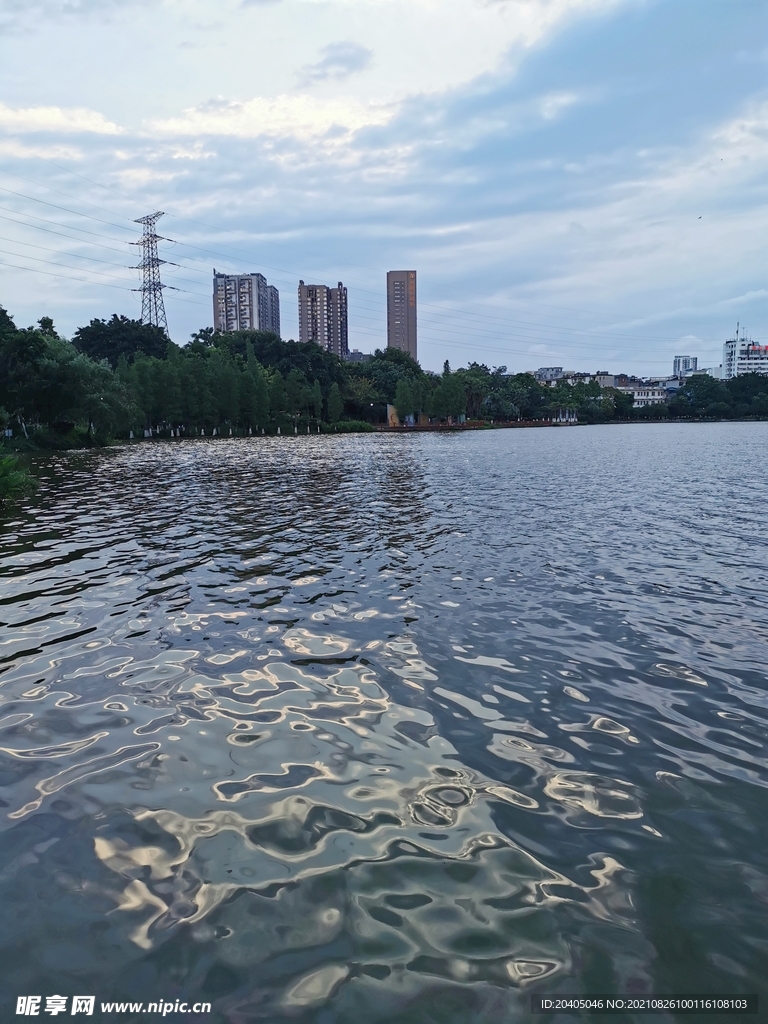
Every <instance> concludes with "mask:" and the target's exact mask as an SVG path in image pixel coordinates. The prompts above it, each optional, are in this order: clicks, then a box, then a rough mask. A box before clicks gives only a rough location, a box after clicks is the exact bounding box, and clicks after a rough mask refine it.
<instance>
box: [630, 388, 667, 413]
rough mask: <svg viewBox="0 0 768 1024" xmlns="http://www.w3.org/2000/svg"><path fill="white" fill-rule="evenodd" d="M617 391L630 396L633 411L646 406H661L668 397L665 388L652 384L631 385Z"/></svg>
mask: <svg viewBox="0 0 768 1024" xmlns="http://www.w3.org/2000/svg"><path fill="white" fill-rule="evenodd" d="M619 390H621V391H623V392H624V393H625V394H627V395H632V406H633V408H635V409H642V408H643V406H646V405H661V404H662V402H666V400H667V398H668V397H669V396H668V394H667V389H666V388H664V387H659V386H654V385H653V384H633V385H632V386H631V387H626V388H620V389H619Z"/></svg>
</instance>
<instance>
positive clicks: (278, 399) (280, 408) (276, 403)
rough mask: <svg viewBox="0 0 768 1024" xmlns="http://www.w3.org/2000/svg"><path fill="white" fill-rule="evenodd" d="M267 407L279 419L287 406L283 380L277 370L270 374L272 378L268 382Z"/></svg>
mask: <svg viewBox="0 0 768 1024" xmlns="http://www.w3.org/2000/svg"><path fill="white" fill-rule="evenodd" d="M269 408H270V412H271V413H272V415H273V417H274V418H275V419H280V417H281V416H283V415H284V414H285V410H286V409H287V408H288V395H287V394H286V391H285V381H284V380H283V375H282V374H281V373H280V372H279V371H278V372H276V373H273V374H272V379H271V381H270V382H269Z"/></svg>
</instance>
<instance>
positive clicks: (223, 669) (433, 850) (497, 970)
mask: <svg viewBox="0 0 768 1024" xmlns="http://www.w3.org/2000/svg"><path fill="white" fill-rule="evenodd" d="M766 455H768V428H767V427H766V425H764V424H723V425H712V426H706V425H699V426H695V427H691V426H676V425H675V426H667V425H659V426H653V425H648V426H627V427H626V428H623V427H607V428H589V429H583V430H582V429H578V430H574V429H559V430H554V429H553V430H528V431H499V432H493V433H478V434H468V435H464V436H459V437H435V436H416V437H389V436H373V437H371V436H362V437H346V438H344V437H341V438H327V437H321V438H312V437H310V438H299V439H256V438H254V439H252V440H250V439H249V440H222V441H218V442H217V441H213V440H211V441H202V440H200V441H190V442H186V441H185V442H179V443H177V444H170V443H158V444H155V445H142V446H137V447H130V448H122V449H114V450H110V451H106V452H89V453H85V454H80V453H76V454H68V455H66V456H58V457H55V458H53V459H52V460H51V461H50V462H49V463H47V464H46V465H45V466H44V467H43V472H44V474H45V476H44V482H43V486H42V487H41V489H40V492H39V493H38V494H37V495H36V496H35V498H34V499H33V500H32V501H31V502H30V504H29V506H28V507H25V508H24V509H23V510H21V512H19V513H18V515H17V517H16V518H15V519H14V520H13V521H10V522H6V523H5V524H4V536H3V544H2V551H1V558H0V609H1V610H0V620H1V621H2V623H3V631H2V634H0V701H1V705H0V781H1V782H2V786H3V789H2V797H0V808H1V809H2V818H1V819H0V826H1V831H0V898H1V899H2V907H3V920H4V922H5V924H6V927H4V928H3V929H0V935H2V939H1V941H2V967H0V974H1V975H2V979H3V982H2V986H1V987H0V995H1V997H2V999H3V1000H4V1006H3V1009H4V1013H5V1016H7V1015H8V1014H10V1013H13V1005H14V1003H15V998H16V996H17V995H20V994H25V993H33V992H38V993H40V992H42V993H48V994H53V993H54V992H55V993H67V994H80V993H83V992H91V993H94V994H96V995H97V998H98V999H99V1000H101V999H104V1000H108V999H132V1000H138V999H143V1000H146V1001H149V1000H152V999H173V1000H175V999H182V1000H189V1001H190V1002H192V1001H195V1000H198V999H200V1000H203V999H205V1000H210V1001H211V1002H212V1003H213V1007H214V1011H213V1014H212V1016H211V1017H208V1018H206V1019H208V1020H220V1021H226V1022H231V1024H241V1022H246V1021H251V1020H253V1021H259V1020H264V1021H275V1020H281V1019H291V1020H305V1021H313V1022H315V1021H316V1022H318V1024H334V1022H347V1021H349V1022H352V1021H358V1020H360V1019H361V1016H362V1015H364V1019H366V1020H370V1021H381V1022H389V1021H392V1022H394V1021H398V1022H405V1021H422V1020H423V1021H446V1022H464V1021H470V1020H481V1019H482V1020H486V1019H487V1020H498V1021H500V1022H503V1021H512V1020H517V1019H522V1018H523V1017H525V1016H527V1006H528V1003H527V999H528V995H529V994H530V993H531V992H535V991H547V992H554V991H563V992H577V991H583V992H589V991H592V992H596V991H616V992H618V991H622V992H643V991H645V992H650V991H654V990H655V991H657V992H661V991H695V990H706V991H712V992H729V993H736V992H750V991H752V992H753V991H760V992H763V993H765V987H764V982H763V977H764V964H765V956H766V953H767V952H768V923H767V922H768V913H767V908H766V903H768V865H767V864H766V859H767V858H766V853H765V851H766V838H767V836H766V811H767V810H768V800H766V785H767V784H768V764H767V763H766V749H765V743H766V722H767V720H768V696H767V695H766V670H765V666H766V663H768V625H767V624H766V620H765V600H764V598H765V579H766V576H768V554H767V553H766V548H765V545H764V542H763V540H762V537H761V533H760V519H759V516H760V513H761V511H762V508H763V507H764V505H765V502H766V499H768V483H767V482H766V479H765V475H764V474H763V473H762V470H761V471H760V473H759V475H756V472H755V468H754V467H755V466H762V465H764V464H765V459H766ZM766 997H767V998H768V996H766ZM97 1015H98V1014H97ZM5 1016H4V1019H5ZM125 1019H129V1018H128V1017H126V1018H125ZM179 1019H181V1018H179ZM184 1019H187V1020H190V1019H191V1017H190V1016H187V1017H186V1018H184Z"/></svg>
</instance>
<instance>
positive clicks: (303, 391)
mask: <svg viewBox="0 0 768 1024" xmlns="http://www.w3.org/2000/svg"><path fill="white" fill-rule="evenodd" d="M307 390H308V389H307V381H306V378H305V376H304V374H303V373H302V372H301V370H297V369H296V367H295V366H294V367H293V368H292V369H291V371H290V372H289V374H288V376H287V378H286V381H285V392H286V396H287V400H288V412H289V414H290V415H291V416H299V415H301V412H302V410H303V408H304V406H305V405H306V404H307Z"/></svg>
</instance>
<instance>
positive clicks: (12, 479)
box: [0, 455, 34, 513]
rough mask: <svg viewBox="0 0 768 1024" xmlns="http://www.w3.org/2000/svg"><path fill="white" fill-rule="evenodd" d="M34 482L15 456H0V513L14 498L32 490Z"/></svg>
mask: <svg viewBox="0 0 768 1024" xmlns="http://www.w3.org/2000/svg"><path fill="white" fill-rule="evenodd" d="M33 486H34V481H33V479H32V477H31V476H30V474H29V473H28V472H27V471H26V470H25V469H23V468H22V467H21V465H20V463H19V460H18V458H17V457H16V456H15V455H0V513H1V512H2V511H3V508H4V507H5V506H6V504H7V503H8V502H10V501H12V500H13V499H14V498H19V497H21V496H22V495H23V494H26V493H27V492H28V491H30V490H32V488H33Z"/></svg>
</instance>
